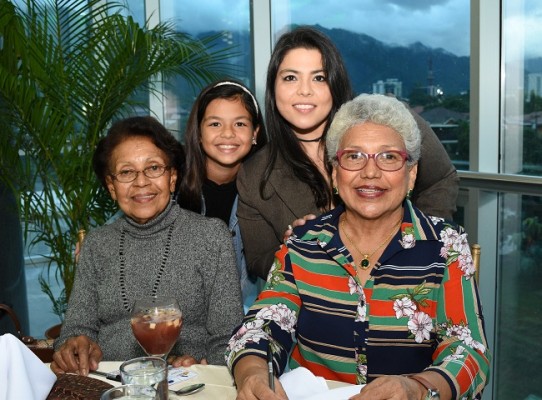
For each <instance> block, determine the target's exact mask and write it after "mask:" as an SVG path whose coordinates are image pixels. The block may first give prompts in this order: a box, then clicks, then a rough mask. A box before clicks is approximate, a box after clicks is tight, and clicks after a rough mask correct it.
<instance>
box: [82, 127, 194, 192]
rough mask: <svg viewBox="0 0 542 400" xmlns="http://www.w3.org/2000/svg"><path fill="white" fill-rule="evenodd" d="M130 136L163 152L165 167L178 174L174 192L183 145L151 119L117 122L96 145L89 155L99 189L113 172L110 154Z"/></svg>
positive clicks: (180, 171)
mask: <svg viewBox="0 0 542 400" xmlns="http://www.w3.org/2000/svg"><path fill="white" fill-rule="evenodd" d="M133 137H146V138H149V139H150V140H151V141H152V143H153V144H154V145H155V146H156V147H158V148H159V149H160V150H162V151H163V152H164V153H165V155H166V157H167V162H168V165H169V166H171V167H172V168H174V169H175V170H176V171H177V183H176V185H175V186H176V189H177V188H178V187H179V180H180V177H181V176H183V174H184V169H185V155H184V150H183V146H182V145H181V143H180V142H179V141H178V140H177V139H175V137H174V136H173V135H172V134H171V132H169V131H168V130H167V129H166V127H165V126H164V125H162V124H161V123H160V122H159V121H158V120H157V119H156V118H154V117H150V116H137V117H129V118H125V119H121V120H118V121H116V122H115V123H113V125H111V128H109V130H108V132H107V135H106V136H105V137H103V138H102V139H101V140H100V141H99V142H98V145H97V146H96V150H95V151H94V154H93V156H92V167H93V169H94V173H95V174H96V176H97V178H98V180H99V181H100V183H101V184H102V186H103V187H105V188H106V189H107V181H106V177H107V175H109V174H110V173H111V172H112V171H110V170H109V162H110V161H111V154H112V153H113V151H114V150H115V148H116V147H117V146H118V145H119V144H121V143H122V142H124V141H125V140H127V139H130V138H133Z"/></svg>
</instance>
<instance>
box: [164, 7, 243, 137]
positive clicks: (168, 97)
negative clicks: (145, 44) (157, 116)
mask: <svg viewBox="0 0 542 400" xmlns="http://www.w3.org/2000/svg"><path fill="white" fill-rule="evenodd" d="M249 3H250V2H249V1H248V0H232V1H225V0H224V1H217V2H212V3H210V2H209V3H207V2H193V1H187V0H160V16H161V19H162V20H169V21H171V22H173V23H174V24H175V26H176V28H177V29H178V30H179V31H181V32H185V33H188V34H190V35H192V36H193V37H196V38H202V37H205V36H209V35H212V34H216V33H217V32H218V33H221V39H220V40H221V42H222V43H220V44H219V45H221V46H223V47H232V46H233V52H235V54H236V56H235V57H232V58H230V59H228V63H230V64H231V65H232V67H234V68H233V70H234V71H235V74H234V75H233V77H234V78H235V79H237V80H240V81H242V82H243V83H244V84H246V85H247V86H248V87H252V86H253V85H252V82H253V72H252V48H251V37H250V34H251V31H250V4H249ZM201 89H202V88H201V87H199V88H192V87H190V86H189V85H188V84H187V82H186V81H184V80H183V79H173V80H172V81H170V82H168V84H167V85H166V86H165V87H164V93H163V95H164V104H163V106H164V110H163V112H164V122H165V126H166V127H167V128H168V129H170V130H171V131H172V132H175V133H176V134H177V137H178V138H179V139H181V141H182V137H183V131H184V127H185V126H186V121H187V119H188V116H189V114H190V110H191V108H192V104H193V102H194V100H195V98H196V97H197V95H198V93H199V91H200V90H201Z"/></svg>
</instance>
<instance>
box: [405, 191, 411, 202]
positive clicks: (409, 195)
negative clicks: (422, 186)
mask: <svg viewBox="0 0 542 400" xmlns="http://www.w3.org/2000/svg"><path fill="white" fill-rule="evenodd" d="M411 197H412V189H408V192H407V194H406V198H407V199H409V200H410V198H411Z"/></svg>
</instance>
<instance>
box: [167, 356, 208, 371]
mask: <svg viewBox="0 0 542 400" xmlns="http://www.w3.org/2000/svg"><path fill="white" fill-rule="evenodd" d="M168 362H169V363H170V364H171V365H172V366H173V367H175V368H178V367H190V366H191V365H194V364H203V365H207V359H206V358H202V359H201V360H200V361H198V360H196V359H195V358H194V357H192V356H189V355H186V354H185V355H183V356H170V357H168Z"/></svg>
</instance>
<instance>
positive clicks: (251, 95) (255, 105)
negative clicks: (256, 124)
mask: <svg viewBox="0 0 542 400" xmlns="http://www.w3.org/2000/svg"><path fill="white" fill-rule="evenodd" d="M224 85H233V86H237V87H239V88H241V89H243V91H244V92H246V93H248V94H249V96H250V98H251V99H252V101H253V102H254V107H255V108H256V115H258V114H259V112H260V110H259V109H258V102H257V101H256V98H255V97H254V95H253V94H252V93H251V92H250V90H248V89H247V88H246V87H244V86H243V85H240V84H238V83H236V82H230V81H224V82H218V83H217V84H216V85H214V86H213V87H218V86H224Z"/></svg>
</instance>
